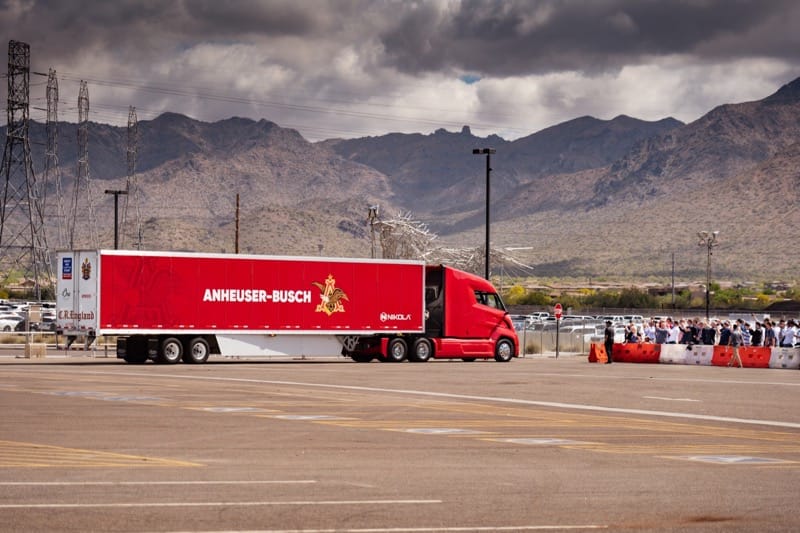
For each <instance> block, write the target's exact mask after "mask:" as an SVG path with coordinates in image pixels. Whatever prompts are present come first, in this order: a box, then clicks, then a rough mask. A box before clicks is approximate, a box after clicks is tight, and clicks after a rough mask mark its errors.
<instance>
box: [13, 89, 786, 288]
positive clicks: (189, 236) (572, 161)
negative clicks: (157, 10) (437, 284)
mask: <svg viewBox="0 0 800 533" xmlns="http://www.w3.org/2000/svg"><path fill="white" fill-rule="evenodd" d="M31 137H32V142H31V146H32V150H33V158H34V166H35V169H36V172H37V175H38V176H39V177H40V179H41V178H42V175H41V169H42V168H43V164H44V154H43V141H44V138H45V135H44V127H43V126H42V125H41V124H35V123H34V124H32V126H31ZM0 138H4V135H2V137H0ZM75 139H76V126H75V124H66V123H62V124H61V125H60V138H59V161H60V165H61V174H62V180H63V183H64V191H65V192H64V196H65V198H66V199H68V198H71V195H72V191H71V187H72V184H73V183H74V173H75V167H76V157H77V156H76V146H75V144H76V143H75ZM126 140H127V132H126V129H125V128H115V127H111V126H107V125H102V124H95V123H91V124H90V136H89V142H90V145H89V162H90V168H91V175H92V178H93V188H92V191H91V202H90V201H89V195H87V194H85V193H83V192H82V193H81V195H80V198H81V206H80V209H79V213H78V215H77V216H78V217H79V220H81V234H80V235H79V239H78V242H77V243H76V245H79V246H91V245H92V244H91V243H90V242H89V232H88V231H87V228H88V227H90V226H91V223H90V221H91V218H92V216H91V215H92V213H93V216H94V218H95V219H96V223H95V224H96V226H97V227H98V228H99V233H100V236H99V243H97V244H98V245H99V246H111V244H112V243H113V227H112V225H113V224H112V221H113V200H112V199H111V197H110V196H108V195H104V193H103V191H104V190H105V189H109V188H124V187H125V174H126V168H127V165H126ZM799 142H800V80H796V81H794V82H792V83H790V84H788V85H786V86H784V87H783V88H781V89H780V90H779V91H778V92H776V93H775V94H773V95H772V96H769V97H767V98H765V99H763V100H761V101H757V102H748V103H740V104H729V105H723V106H720V107H718V108H716V109H714V110H712V111H710V112H709V113H708V114H707V115H705V116H703V117H701V118H700V119H698V120H697V121H695V122H693V123H691V124H686V125H684V124H682V123H680V122H678V121H676V120H674V119H664V120H661V121H657V122H646V121H641V120H637V119H634V118H630V117H625V116H619V117H617V118H615V119H613V120H598V119H595V118H592V117H581V118H577V119H575V120H571V121H568V122H565V123H563V124H558V125H555V126H553V127H551V128H547V129H545V130H542V131H539V132H536V133H534V134H532V135H530V136H528V137H524V138H521V139H518V140H515V141H506V140H503V139H501V138H499V137H497V136H491V137H488V138H481V137H477V136H474V135H473V134H472V133H471V131H470V130H469V128H468V127H466V126H465V127H464V128H463V129H462V130H461V131H458V132H448V131H445V130H438V131H436V132H435V133H433V134H430V135H422V134H411V135H407V134H399V133H392V134H388V135H383V136H378V137H368V138H362V139H349V140H329V141H324V142H320V143H309V142H307V141H306V140H305V139H303V138H302V136H300V134H299V133H297V132H296V131H294V130H291V129H285V128H281V127H280V126H279V125H277V124H274V123H272V122H269V121H267V120H261V121H258V122H256V121H252V120H248V119H241V118H232V119H228V120H224V121H220V122H215V123H203V122H198V121H195V120H192V119H189V118H187V117H184V116H181V115H176V114H165V115H162V116H160V117H158V118H156V119H155V120H152V121H142V122H140V123H139V143H138V155H137V171H138V172H137V179H138V182H139V185H140V197H139V200H138V205H139V209H140V213H141V217H140V220H141V223H142V246H143V247H144V248H148V249H177V250H187V249H188V250H207V251H229V252H230V251H233V248H234V232H235V214H236V211H235V200H236V195H237V193H238V194H239V196H240V218H239V228H240V249H241V250H242V251H244V252H253V253H267V254H306V255H316V254H319V253H322V254H324V255H332V256H361V257H366V256H369V255H370V239H369V233H368V227H367V225H366V214H367V209H368V207H369V206H370V205H375V204H379V205H380V206H381V209H382V213H383V214H384V216H388V215H390V214H391V213H396V212H400V211H410V212H412V213H413V215H414V216H415V218H417V219H419V220H421V221H423V222H425V223H427V224H428V225H429V226H430V227H431V229H432V230H434V231H435V232H436V233H437V234H439V235H440V241H441V242H442V243H443V244H447V245H456V246H470V247H477V246H480V245H482V243H483V232H484V201H485V174H484V168H485V167H484V163H485V161H484V158H483V156H480V157H476V156H474V155H473V154H472V149H473V148H483V147H491V148H494V149H496V150H497V153H496V154H495V155H494V156H493V157H492V167H493V172H492V175H491V177H492V243H493V245H494V246H495V247H498V248H503V247H508V248H513V249H515V251H514V252H513V253H514V254H515V255H516V256H517V257H518V258H519V259H520V260H522V261H524V262H526V263H528V264H530V265H532V266H533V267H534V269H535V272H536V273H537V274H538V275H540V276H585V277H593V278H600V277H608V278H611V277H626V278H631V277H632V278H638V279H648V278H660V279H664V278H665V277H668V276H669V274H670V269H671V262H672V257H673V256H674V257H675V263H676V274H677V275H678V276H679V277H682V278H692V279H698V278H704V275H705V259H706V257H705V250H704V249H701V248H699V247H698V246H697V237H696V233H697V231H700V230H717V231H720V246H719V248H717V249H715V251H714V260H713V269H714V275H715V276H720V277H725V278H726V279H732V280H735V281H740V280H747V279H776V278H783V279H796V277H797V270H796V265H797V264H798V259H800V247H798V246H797V245H796V244H793V245H790V246H787V245H786V244H785V241H783V240H781V239H780V238H779V237H777V236H779V235H782V234H783V232H785V231H791V230H792V229H794V228H797V227H798V225H800V211H799V210H798V201H797V194H798V189H799V188H800V171H798V169H800V144H798V143H799ZM48 190H49V191H50V194H51V197H50V198H51V199H52V193H53V191H54V185H53V184H52V183H51V184H49V187H48ZM125 200H127V201H129V202H130V205H129V208H128V210H127V219H128V222H129V223H130V222H132V221H133V220H134V219H135V218H136V216H135V211H134V209H133V206H134V203H135V202H134V200H135V198H134V197H129V198H127V199H125ZM90 203H91V206H90V205H89V204H90ZM48 205H49V206H53V205H54V202H52V201H49V202H48ZM66 205H69V202H68V201H67V202H66ZM90 207H91V208H90ZM51 215H52V213H51ZM56 221H57V218H56V217H54V216H49V217H48V228H49V229H48V235H55V234H56V232H55V231H54V228H53V224H55V223H56ZM125 227H126V232H125V235H124V244H125V246H127V247H132V246H133V243H134V242H135V240H136V238H135V237H136V236H135V234H134V233H133V227H132V224H126V226H125ZM49 239H50V243H51V245H53V239H52V238H51V237H49ZM795 240H796V239H795ZM54 247H55V245H54Z"/></svg>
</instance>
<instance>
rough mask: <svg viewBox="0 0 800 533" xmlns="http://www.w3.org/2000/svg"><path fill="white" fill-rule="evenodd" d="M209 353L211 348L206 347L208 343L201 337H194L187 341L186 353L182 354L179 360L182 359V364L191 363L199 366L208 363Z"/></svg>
mask: <svg viewBox="0 0 800 533" xmlns="http://www.w3.org/2000/svg"><path fill="white" fill-rule="evenodd" d="M210 353H211V348H210V347H209V345H208V341H207V340H205V339H204V338H203V337H195V338H194V339H192V340H190V341H189V346H188V347H187V349H186V351H185V352H183V355H182V356H181V358H182V359H183V362H184V363H193V364H196V365H199V364H202V363H205V362H206V361H208V356H209V354H210Z"/></svg>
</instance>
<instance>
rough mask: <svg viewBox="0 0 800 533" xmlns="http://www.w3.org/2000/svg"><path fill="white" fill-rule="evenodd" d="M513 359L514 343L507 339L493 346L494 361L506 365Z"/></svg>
mask: <svg viewBox="0 0 800 533" xmlns="http://www.w3.org/2000/svg"><path fill="white" fill-rule="evenodd" d="M512 357H514V343H513V342H511V341H510V340H508V339H500V340H499V341H497V344H495V346H494V360H495V361H499V362H501V363H507V362H509V361H511V358H512Z"/></svg>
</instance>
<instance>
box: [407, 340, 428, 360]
mask: <svg viewBox="0 0 800 533" xmlns="http://www.w3.org/2000/svg"><path fill="white" fill-rule="evenodd" d="M432 355H433V345H432V344H431V341H430V339H426V338H425V337H421V338H419V339H417V340H415V341H414V348H413V349H412V350H411V357H410V360H411V361H414V362H415V363H424V362H425V361H427V360H428V359H430V358H431V356H432Z"/></svg>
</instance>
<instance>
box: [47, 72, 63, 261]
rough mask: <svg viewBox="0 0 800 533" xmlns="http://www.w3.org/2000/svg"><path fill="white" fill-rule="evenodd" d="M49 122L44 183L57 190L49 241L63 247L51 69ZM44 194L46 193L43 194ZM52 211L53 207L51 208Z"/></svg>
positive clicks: (55, 90)
mask: <svg viewBox="0 0 800 533" xmlns="http://www.w3.org/2000/svg"><path fill="white" fill-rule="evenodd" d="M46 96H47V122H46V124H45V129H46V130H47V146H46V147H45V152H44V156H45V161H44V183H45V188H46V187H47V185H48V184H52V185H53V189H54V190H55V202H56V207H55V214H54V215H53V217H51V218H54V219H55V223H51V224H50V225H49V226H48V227H50V228H52V227H53V226H55V228H56V231H55V243H54V241H53V232H52V231H51V232H50V239H49V243H50V245H51V246H52V245H53V244H55V248H56V249H59V248H63V247H65V246H66V245H67V235H66V225H65V223H66V212H65V211H64V191H63V186H62V183H61V169H60V168H59V166H58V78H57V77H56V71H55V70H53V69H50V70H49V71H48V74H47V93H46ZM43 196H44V195H43ZM42 204H43V205H42V212H43V213H44V214H45V216H47V212H48V210H47V206H46V205H45V201H44V198H43V201H42ZM51 212H52V208H51Z"/></svg>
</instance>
